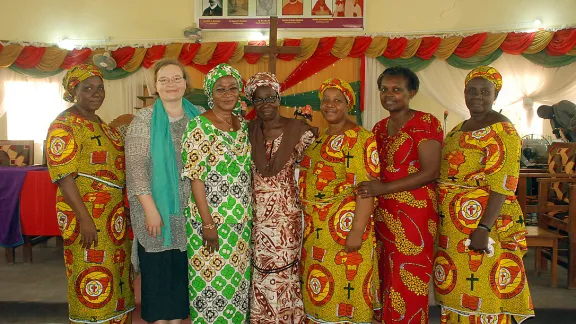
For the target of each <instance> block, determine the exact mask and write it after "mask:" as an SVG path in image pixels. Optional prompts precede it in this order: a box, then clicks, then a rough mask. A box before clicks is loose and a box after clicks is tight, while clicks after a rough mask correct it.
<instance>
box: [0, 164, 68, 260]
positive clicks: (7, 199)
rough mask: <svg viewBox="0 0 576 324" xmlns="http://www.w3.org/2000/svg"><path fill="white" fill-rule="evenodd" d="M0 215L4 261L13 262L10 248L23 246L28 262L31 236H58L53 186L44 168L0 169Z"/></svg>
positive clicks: (30, 252)
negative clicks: (0, 204) (0, 211)
mask: <svg viewBox="0 0 576 324" xmlns="http://www.w3.org/2000/svg"><path fill="white" fill-rule="evenodd" d="M0 179H1V181H0V182H1V184H0V187H2V188H1V189H3V190H2V191H1V192H0V201H1V202H3V203H6V205H3V206H2V207H3V208H2V209H1V210H2V215H0V228H2V229H3V230H4V231H3V235H0V238H1V239H2V240H1V241H0V244H2V245H3V246H4V247H5V248H6V260H7V262H8V263H13V262H14V248H15V247H17V246H19V245H22V244H24V247H23V248H24V261H25V262H32V245H33V242H32V239H31V236H60V229H59V227H58V221H57V218H56V190H57V185H56V184H53V183H52V181H51V180H50V176H49V174H48V170H47V168H46V167H37V166H36V167H3V168H0Z"/></svg>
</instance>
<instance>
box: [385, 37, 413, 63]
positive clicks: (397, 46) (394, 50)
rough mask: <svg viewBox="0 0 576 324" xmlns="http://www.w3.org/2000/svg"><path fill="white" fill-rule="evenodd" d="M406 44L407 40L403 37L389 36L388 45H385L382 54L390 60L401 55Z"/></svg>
mask: <svg viewBox="0 0 576 324" xmlns="http://www.w3.org/2000/svg"><path fill="white" fill-rule="evenodd" d="M406 46H408V40H407V39H406V38H404V37H400V38H390V39H389V40H388V45H387V46H386V50H385V51H384V53H383V54H382V56H385V57H386V58H388V59H391V60H392V59H395V58H399V57H400V55H402V53H404V50H405V49H406Z"/></svg>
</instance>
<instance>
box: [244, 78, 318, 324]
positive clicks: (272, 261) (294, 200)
mask: <svg viewBox="0 0 576 324" xmlns="http://www.w3.org/2000/svg"><path fill="white" fill-rule="evenodd" d="M245 89H246V96H247V97H248V98H250V99H251V100H252V102H253V104H254V109H256V114H257V118H256V119H255V120H253V121H252V122H250V124H249V126H248V127H249V130H250V142H251V143H252V158H253V160H254V164H253V173H252V174H253V177H254V182H253V183H254V191H253V194H254V202H255V206H254V207H255V208H254V210H255V212H254V218H253V229H252V244H253V251H254V255H253V257H252V260H253V276H252V290H251V296H250V297H251V305H250V322H251V323H258V324H264V323H286V324H292V323H302V322H303V320H304V306H303V303H302V292H301V289H300V275H299V269H298V264H299V262H298V261H299V255H300V249H301V245H302V209H301V205H300V201H299V199H298V194H297V188H296V182H295V177H294V172H295V171H294V170H295V166H296V163H297V162H298V161H299V159H300V157H301V155H302V152H303V151H304V149H306V148H307V147H308V146H309V145H310V144H311V143H312V142H313V141H314V135H313V133H312V131H311V130H310V127H309V126H308V125H307V124H305V123H303V122H301V121H298V120H295V119H290V118H286V117H282V116H280V113H279V112H278V107H279V106H280V97H279V93H280V84H279V83H278V80H277V79H276V77H275V76H274V75H273V74H270V73H266V72H263V73H257V74H256V75H254V76H253V77H252V78H250V80H248V83H247V84H246V88H245Z"/></svg>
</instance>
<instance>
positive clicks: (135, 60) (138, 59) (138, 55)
mask: <svg viewBox="0 0 576 324" xmlns="http://www.w3.org/2000/svg"><path fill="white" fill-rule="evenodd" d="M145 56H146V49H145V48H143V47H137V48H136V51H134V56H132V58H131V59H130V61H128V62H126V64H124V66H123V67H122V69H124V71H126V72H134V71H136V70H137V69H138V68H139V67H140V65H141V64H142V61H144V57H145Z"/></svg>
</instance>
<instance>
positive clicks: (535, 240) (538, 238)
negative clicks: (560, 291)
mask: <svg viewBox="0 0 576 324" xmlns="http://www.w3.org/2000/svg"><path fill="white" fill-rule="evenodd" d="M526 230H527V231H528V234H527V235H526V243H527V244H528V247H535V248H536V258H535V263H536V273H537V274H538V275H540V272H541V269H542V262H543V261H544V262H546V260H545V259H544V260H543V259H542V248H543V247H549V248H552V260H551V261H552V265H551V267H550V286H552V287H556V286H558V239H560V238H562V237H563V236H562V235H560V234H557V233H554V232H551V231H548V230H546V229H543V228H541V227H537V226H526Z"/></svg>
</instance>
